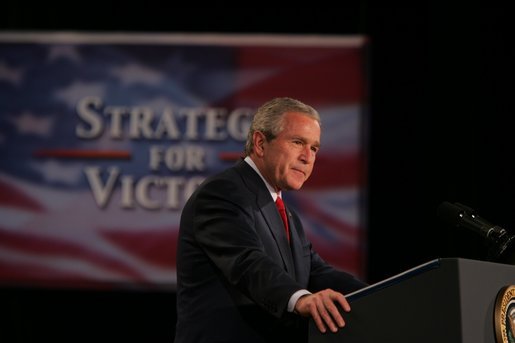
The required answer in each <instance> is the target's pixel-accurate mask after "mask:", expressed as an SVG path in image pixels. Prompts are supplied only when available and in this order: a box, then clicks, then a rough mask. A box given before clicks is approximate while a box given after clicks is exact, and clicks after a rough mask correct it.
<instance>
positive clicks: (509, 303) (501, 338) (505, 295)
mask: <svg viewBox="0 0 515 343" xmlns="http://www.w3.org/2000/svg"><path fill="white" fill-rule="evenodd" d="M494 321H495V324H494V325H495V338H496V342H497V343H515V285H511V286H505V287H503V288H502V289H501V290H500V291H499V293H498V294H497V299H496V301H495V308H494Z"/></svg>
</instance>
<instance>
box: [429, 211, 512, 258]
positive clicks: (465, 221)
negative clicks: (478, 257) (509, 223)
mask: <svg viewBox="0 0 515 343" xmlns="http://www.w3.org/2000/svg"><path fill="white" fill-rule="evenodd" d="M436 213H437V216H438V217H439V218H440V219H442V220H443V221H444V222H446V223H447V224H450V225H452V226H455V227H463V228H466V229H469V230H472V231H474V232H476V233H477V234H479V235H480V236H482V237H483V238H484V239H486V241H487V244H488V246H489V256H490V259H491V260H495V261H502V262H505V261H508V262H510V263H514V264H515V251H510V250H511V249H512V248H513V247H512V246H513V245H514V244H515V235H512V234H509V233H508V231H507V230H505V229H503V228H502V227H500V226H497V225H494V224H492V223H490V222H489V221H487V220H485V219H483V218H481V217H480V216H478V215H477V214H476V211H474V210H473V209H471V208H470V207H468V206H465V205H463V204H460V203H458V202H455V203H454V204H451V203H450V202H448V201H444V202H443V203H441V204H440V206H438V208H437V211H436ZM510 254H511V255H510Z"/></svg>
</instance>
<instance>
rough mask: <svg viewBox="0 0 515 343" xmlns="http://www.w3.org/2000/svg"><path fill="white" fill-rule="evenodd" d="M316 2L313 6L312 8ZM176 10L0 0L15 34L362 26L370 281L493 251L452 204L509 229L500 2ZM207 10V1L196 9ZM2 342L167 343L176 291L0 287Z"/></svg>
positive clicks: (513, 152) (510, 157) (512, 223)
mask: <svg viewBox="0 0 515 343" xmlns="http://www.w3.org/2000/svg"><path fill="white" fill-rule="evenodd" d="M318 5H319V6H321V4H318ZM338 6H339V7H337V8H331V7H319V8H289V9H288V8H283V9H280V8H270V7H266V6H261V7H260V8H230V7H228V6H224V5H222V4H220V5H219V6H218V7H213V8H205V7H202V6H200V5H199V6H198V7H196V8H190V9H188V8H174V7H173V5H172V4H171V3H169V2H155V1H154V2H152V1H147V2H145V3H135V4H130V3H127V2H125V1H123V2H122V1H112V2H110V3H107V2H106V3H104V4H102V5H101V6H98V5H95V4H91V3H89V2H83V3H73V4H68V5H60V6H59V7H53V6H51V5H49V4H47V3H45V4H39V5H37V6H34V5H28V4H27V3H24V2H18V3H17V4H14V3H9V4H2V7H1V9H0V13H1V18H2V20H1V22H0V29H2V30H10V31H56V30H57V31H59V30H66V31H86V32H92V31H93V32H94V31H110V32H113V31H120V32H127V31H137V32H170V33H179V32H192V33H195V32H209V33H217V32H219V33H287V34H324V35H326V34H327V35H344V34H363V35H367V36H368V37H369V39H370V45H369V48H370V50H369V68H370V70H369V72H370V79H369V84H370V88H369V90H370V101H369V115H370V118H369V119H370V120H369V123H368V136H369V137H368V138H369V145H368V158H369V170H368V197H367V199H366V206H367V208H368V215H367V218H366V220H367V227H368V243H367V244H368V255H367V256H368V257H367V281H368V282H369V283H374V282H377V281H380V280H383V279H385V278H387V277H390V276H392V275H394V274H397V273H399V272H402V271H404V270H406V269H409V268H412V267H414V266H416V265H418V264H421V263H424V262H427V261H429V260H431V259H434V258H439V257H463V258H472V259H482V260H485V259H487V258H488V256H487V254H486V251H487V250H486V247H485V240H484V239H483V238H481V237H480V236H479V235H477V234H476V233H474V232H472V231H470V230H466V229H458V228H452V227H450V226H448V225H445V224H443V223H442V222H441V221H440V220H439V219H438V218H437V216H436V209H437V207H438V205H439V204H440V203H442V202H443V201H450V202H461V203H463V204H466V205H468V206H470V207H472V208H474V209H475V210H476V211H477V212H478V214H479V215H480V216H481V217H483V218H485V219H487V220H489V221H490V222H492V223H494V224H497V225H500V226H502V227H504V228H506V229H508V230H510V231H511V232H515V219H514V212H515V211H514V209H515V187H514V186H515V170H514V163H513V162H514V159H515V141H514V140H515V139H514V136H515V135H514V134H513V129H514V125H513V124H512V122H513V120H512V117H513V114H514V113H515V112H514V110H515V108H514V105H515V104H514V100H515V92H514V91H515V70H514V69H515V54H514V52H515V51H514V44H513V40H512V39H511V40H510V39H509V38H510V29H509V28H510V21H511V18H510V17H509V15H510V13H511V12H509V11H508V10H506V9H504V8H492V7H488V8H484V7H481V8H480V7H479V6H477V7H475V6H474V5H471V4H468V5H467V7H466V8H441V7H438V6H436V5H434V6H429V5H428V6H418V7H417V8H414V7H411V8H407V7H399V8H395V7H384V8H375V7H372V6H370V5H368V4H367V3H365V2H363V3H357V4H355V5H345V4H343V5H342V4H340V5H338ZM201 7H202V8H201ZM0 304H2V305H1V310H0V315H1V316H5V320H0V341H1V342H28V341H40V340H43V339H48V340H55V339H61V338H63V339H70V340H75V338H77V337H78V338H81V339H82V338H88V339H98V340H100V341H103V340H105V339H106V338H107V337H109V338H113V339H116V340H117V341H121V340H141V341H145V342H147V341H149V342H150V341H151V342H158V341H163V342H172V341H173V335H174V325H175V319H176V315H175V294H174V293H170V292H148V291H130V290H127V291H85V290H71V289H69V290H67V289H49V288H48V289H32V288H16V287H2V288H0Z"/></svg>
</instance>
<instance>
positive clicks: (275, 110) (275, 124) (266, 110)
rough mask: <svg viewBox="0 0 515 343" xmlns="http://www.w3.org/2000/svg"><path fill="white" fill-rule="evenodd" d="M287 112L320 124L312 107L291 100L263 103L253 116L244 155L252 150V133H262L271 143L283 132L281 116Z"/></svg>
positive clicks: (279, 99)
mask: <svg viewBox="0 0 515 343" xmlns="http://www.w3.org/2000/svg"><path fill="white" fill-rule="evenodd" d="M288 112H301V113H304V114H306V116H308V117H310V118H313V119H315V120H316V121H317V122H318V124H321V122H320V115H319V114H318V112H317V110H315V109H314V108H313V107H311V106H309V105H306V104H304V103H303V102H301V101H299V100H296V99H292V98H274V99H272V100H270V101H268V102H266V103H264V104H263V105H262V106H261V107H259V108H258V109H257V111H256V113H255V114H254V118H253V119H252V123H251V124H250V128H249V133H248V134H247V142H246V143H245V155H247V156H248V155H250V152H251V151H252V149H253V148H254V142H253V140H252V136H253V135H254V132H256V131H259V132H262V133H263V134H264V135H265V138H266V140H267V141H271V140H272V139H274V138H275V137H277V135H278V134H279V133H280V132H281V131H282V130H283V128H284V127H283V116H284V114H285V113H288Z"/></svg>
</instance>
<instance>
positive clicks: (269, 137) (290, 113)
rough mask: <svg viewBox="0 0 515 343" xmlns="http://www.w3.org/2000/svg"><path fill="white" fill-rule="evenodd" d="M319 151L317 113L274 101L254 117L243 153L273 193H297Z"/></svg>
mask: <svg viewBox="0 0 515 343" xmlns="http://www.w3.org/2000/svg"><path fill="white" fill-rule="evenodd" d="M319 147H320V116H319V114H318V112H317V111H316V110H315V109H314V108H312V107H311V106H308V105H306V104H304V103H302V102H300V101H298V100H295V99H291V98H275V99H272V100H271V101H269V102H267V103H265V104H264V105H263V106H261V107H260V108H259V109H258V110H257V112H256V114H255V115H254V119H253V121H252V124H251V126H250V130H249V133H248V136H247V143H246V146H245V153H246V154H247V155H249V156H250V157H251V158H252V160H253V161H254V163H256V166H257V167H258V169H259V170H260V172H261V174H262V175H263V177H265V179H266V180H267V181H268V182H269V183H270V184H271V185H272V186H273V187H275V188H276V189H277V190H279V189H285V190H287V189H300V188H301V187H302V185H303V184H304V182H305V181H306V180H307V179H308V177H309V176H310V175H311V172H312V170H313V165H314V163H315V155H316V153H317V151H318V149H319Z"/></svg>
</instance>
